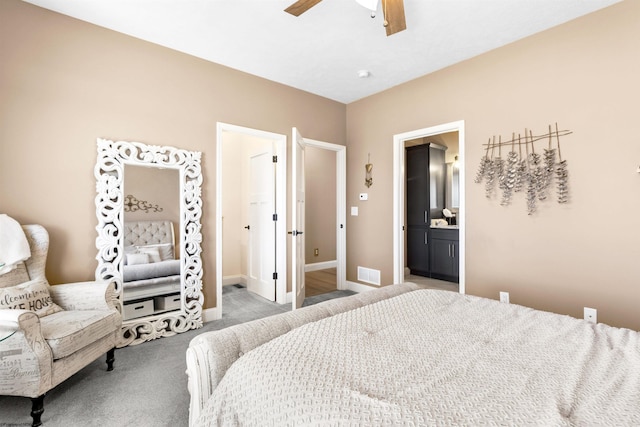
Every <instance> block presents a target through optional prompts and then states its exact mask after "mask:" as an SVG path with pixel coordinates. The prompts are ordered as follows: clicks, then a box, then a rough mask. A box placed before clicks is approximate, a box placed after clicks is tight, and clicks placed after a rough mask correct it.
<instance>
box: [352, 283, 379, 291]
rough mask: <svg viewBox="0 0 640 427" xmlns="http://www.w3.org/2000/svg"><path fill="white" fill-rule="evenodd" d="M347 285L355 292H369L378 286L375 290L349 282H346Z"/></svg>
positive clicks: (371, 287)
mask: <svg viewBox="0 0 640 427" xmlns="http://www.w3.org/2000/svg"><path fill="white" fill-rule="evenodd" d="M346 285H347V289H348V290H350V291H353V292H367V291H372V290H374V289H376V288H377V286H376V287H375V288H374V287H373V286H367V285H363V284H362V283H358V282H351V281H349V280H347V281H346Z"/></svg>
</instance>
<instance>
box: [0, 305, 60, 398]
mask: <svg viewBox="0 0 640 427" xmlns="http://www.w3.org/2000/svg"><path fill="white" fill-rule="evenodd" d="M52 363H53V355H52V354H51V348H50V347H49V345H48V344H47V342H46V341H45V340H44V338H43V337H42V333H41V332H40V318H39V317H38V316H37V315H36V314H35V313H34V312H31V311H28V310H13V309H9V310H0V395H8V396H26V397H38V396H40V395H41V394H42V393H44V392H45V391H47V390H48V389H49V388H50V381H46V378H51V369H52V366H51V365H52ZM17 367H18V368H19V369H16V368H17ZM43 378H44V379H45V380H43Z"/></svg>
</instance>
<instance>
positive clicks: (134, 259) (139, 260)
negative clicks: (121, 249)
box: [127, 254, 150, 265]
mask: <svg viewBox="0 0 640 427" xmlns="http://www.w3.org/2000/svg"><path fill="white" fill-rule="evenodd" d="M149 262H150V260H149V254H127V265H137V264H149Z"/></svg>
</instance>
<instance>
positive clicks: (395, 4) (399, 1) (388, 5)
mask: <svg viewBox="0 0 640 427" xmlns="http://www.w3.org/2000/svg"><path fill="white" fill-rule="evenodd" d="M382 11H383V12H384V20H385V22H386V24H387V25H385V28H386V30H387V36H390V35H391V34H395V33H399V32H400V31H404V30H406V29H407V23H406V21H405V19H404V1H403V0H382Z"/></svg>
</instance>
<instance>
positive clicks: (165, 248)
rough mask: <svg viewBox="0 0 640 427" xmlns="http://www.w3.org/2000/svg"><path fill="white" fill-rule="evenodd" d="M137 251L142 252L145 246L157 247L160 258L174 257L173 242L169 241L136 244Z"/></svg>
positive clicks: (163, 259)
mask: <svg viewBox="0 0 640 427" xmlns="http://www.w3.org/2000/svg"><path fill="white" fill-rule="evenodd" d="M136 248H137V250H138V251H139V252H143V250H145V249H147V248H151V249H153V248H157V249H158V253H159V254H160V260H162V261H166V260H169V259H175V256H174V255H173V244H171V243H158V244H156V245H144V246H136Z"/></svg>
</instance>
